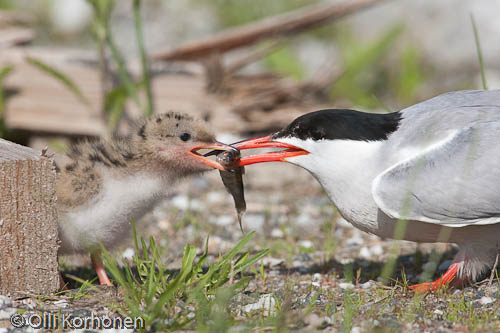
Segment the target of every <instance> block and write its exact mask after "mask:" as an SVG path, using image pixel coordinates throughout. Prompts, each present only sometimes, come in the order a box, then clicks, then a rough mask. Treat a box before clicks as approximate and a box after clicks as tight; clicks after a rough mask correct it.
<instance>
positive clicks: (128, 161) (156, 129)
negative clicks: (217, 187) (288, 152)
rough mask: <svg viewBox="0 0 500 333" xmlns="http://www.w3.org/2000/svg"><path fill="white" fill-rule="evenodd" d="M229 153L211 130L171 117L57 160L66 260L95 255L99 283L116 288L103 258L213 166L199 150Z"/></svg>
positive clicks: (75, 149) (191, 120) (62, 250)
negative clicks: (184, 182) (181, 186)
mask: <svg viewBox="0 0 500 333" xmlns="http://www.w3.org/2000/svg"><path fill="white" fill-rule="evenodd" d="M228 148H229V149H231V148H230V147H228V146H225V145H222V144H220V143H218V142H216V141H215V136H214V135H213V133H212V131H211V130H210V129H209V128H208V126H207V124H206V123H205V122H203V121H201V120H197V119H194V118H192V117H190V116H188V115H185V114H181V113H175V112H168V113H164V114H161V115H158V116H155V117H153V118H151V119H149V120H145V121H143V122H142V123H140V124H138V126H137V128H136V130H135V132H134V133H133V135H132V136H131V137H130V138H128V139H114V140H112V141H110V142H106V141H103V140H96V141H86V142H82V143H79V144H76V145H74V146H73V147H72V148H71V150H70V151H69V152H68V153H67V154H66V155H64V156H62V157H61V158H60V159H59V160H58V161H56V171H57V182H56V193H57V197H58V213H59V235H60V240H61V247H60V250H59V254H60V255H66V254H74V253H80V254H82V253H89V254H91V258H92V264H93V266H94V268H95V269H96V272H97V275H98V277H99V281H100V283H101V284H105V285H112V284H111V282H110V280H109V278H108V277H107V275H106V272H105V271H104V268H103V266H102V263H101V261H100V258H99V249H100V244H102V245H104V247H106V248H107V249H112V248H113V247H115V246H116V245H117V244H119V243H120V241H121V240H122V239H124V238H126V236H127V235H128V234H129V231H130V229H131V228H130V227H131V220H132V218H135V219H140V218H141V217H142V216H143V215H144V214H145V213H147V212H149V211H151V210H152V209H153V207H154V206H155V205H157V204H158V203H159V202H160V201H161V200H162V199H164V198H165V197H166V195H167V194H168V193H169V191H171V189H172V187H173V186H174V184H175V183H176V182H177V181H178V180H180V179H182V178H184V177H188V176H191V175H195V174H199V173H202V172H204V171H208V170H212V169H213V168H217V169H221V170H224V168H223V167H222V166H221V165H220V164H219V163H217V162H216V161H213V160H210V159H208V158H206V157H203V156H201V155H200V154H198V153H197V150H199V149H222V150H224V149H228Z"/></svg>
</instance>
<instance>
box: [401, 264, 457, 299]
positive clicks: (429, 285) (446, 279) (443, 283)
mask: <svg viewBox="0 0 500 333" xmlns="http://www.w3.org/2000/svg"><path fill="white" fill-rule="evenodd" d="M458 268H459V264H458V263H454V264H452V265H451V266H450V267H449V268H448V270H447V271H446V273H444V274H443V276H441V277H440V278H439V279H437V280H436V281H434V282H424V283H419V284H415V285H413V286H410V287H409V288H410V290H413V291H414V292H416V293H426V292H429V291H435V290H437V289H439V288H446V287H448V286H449V285H450V283H451V282H452V281H453V280H454V279H455V278H456V275H457V272H458Z"/></svg>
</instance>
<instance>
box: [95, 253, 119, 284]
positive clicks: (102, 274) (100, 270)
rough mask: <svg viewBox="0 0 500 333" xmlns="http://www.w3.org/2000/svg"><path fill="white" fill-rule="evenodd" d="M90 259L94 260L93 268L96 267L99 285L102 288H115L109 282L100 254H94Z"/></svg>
mask: <svg viewBox="0 0 500 333" xmlns="http://www.w3.org/2000/svg"><path fill="white" fill-rule="evenodd" d="M90 259H92V266H94V269H95V272H96V273H97V277H98V278H99V284H100V285H101V286H110V287H113V284H112V283H111V281H110V280H109V277H108V275H107V274H106V270H105V269H104V266H103V264H102V261H101V256H100V255H99V253H96V252H94V253H92V254H91V255H90Z"/></svg>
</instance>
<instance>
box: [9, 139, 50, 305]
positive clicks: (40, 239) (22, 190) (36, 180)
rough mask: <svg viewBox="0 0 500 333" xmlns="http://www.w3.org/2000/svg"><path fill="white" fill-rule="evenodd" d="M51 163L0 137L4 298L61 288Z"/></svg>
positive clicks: (37, 153)
mask: <svg viewBox="0 0 500 333" xmlns="http://www.w3.org/2000/svg"><path fill="white" fill-rule="evenodd" d="M55 180H56V174H55V170H54V167H53V163H52V160H51V159H50V158H47V157H43V156H41V153H40V152H37V151H35V150H33V149H31V148H28V147H23V146H20V145H17V144H14V143H11V142H8V141H5V140H3V139H0V239H1V241H0V294H2V295H18V294H19V293H22V292H31V293H42V294H43V293H53V292H55V291H57V290H58V288H59V274H58V262H57V250H58V247H59V246H58V233H57V211H56V193H55Z"/></svg>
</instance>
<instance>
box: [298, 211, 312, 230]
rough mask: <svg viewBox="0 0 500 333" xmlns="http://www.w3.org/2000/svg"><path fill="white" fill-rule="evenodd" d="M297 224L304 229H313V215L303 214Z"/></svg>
mask: <svg viewBox="0 0 500 333" xmlns="http://www.w3.org/2000/svg"><path fill="white" fill-rule="evenodd" d="M295 224H296V225H298V226H303V227H311V225H313V224H314V223H313V219H312V217H311V215H309V214H305V213H303V214H300V215H299V216H298V217H297V219H296V220H295Z"/></svg>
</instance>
